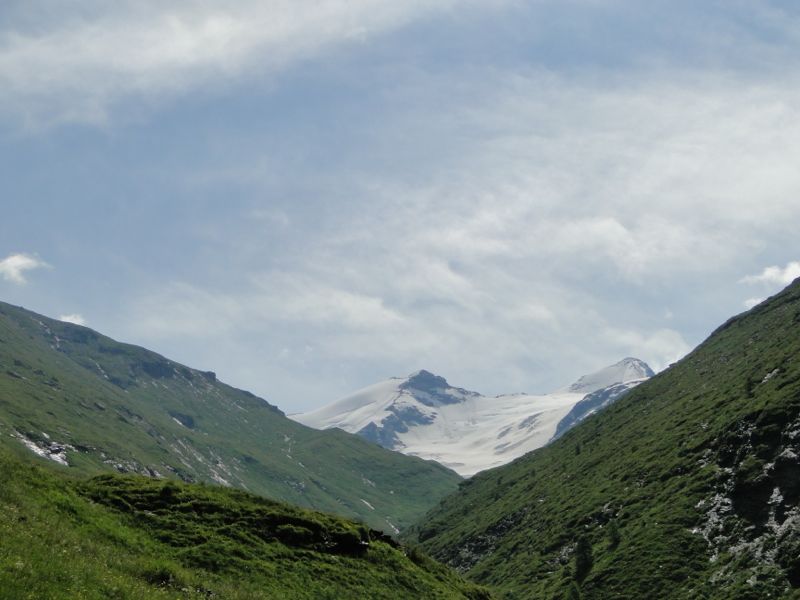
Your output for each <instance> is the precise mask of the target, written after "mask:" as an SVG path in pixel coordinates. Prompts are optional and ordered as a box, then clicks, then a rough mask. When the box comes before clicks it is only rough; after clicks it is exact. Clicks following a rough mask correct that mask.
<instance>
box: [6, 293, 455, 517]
mask: <svg viewBox="0 0 800 600" xmlns="http://www.w3.org/2000/svg"><path fill="white" fill-rule="evenodd" d="M0 443H3V444H14V445H19V446H25V447H27V448H28V449H29V450H30V451H32V452H35V453H37V454H39V455H40V456H42V457H44V458H47V459H50V460H51V461H52V462H57V463H60V464H61V465H62V466H69V468H70V469H72V470H74V471H76V472H79V473H83V474H88V475H94V474H100V473H103V472H106V471H109V470H110V471H118V472H128V473H139V474H143V475H148V476H154V477H172V478H177V479H182V480H184V481H188V482H192V481H205V482H209V483H216V484H219V485H227V486H233V487H238V488H241V489H247V490H250V491H253V492H257V493H260V494H262V495H266V496H269V497H273V498H276V499H279V500H283V501H287V502H291V503H293V504H296V505H299V506H303V507H306V508H314V509H318V510H327V511H331V512H335V513H338V514H343V515H345V516H348V517H351V518H358V519H361V520H364V521H365V522H367V523H369V524H370V525H371V526H372V527H375V528H376V529H384V530H386V531H390V532H397V531H398V530H400V529H402V528H403V527H404V526H406V525H408V524H410V522H411V521H412V520H414V519H415V518H416V517H418V516H421V514H422V513H423V512H424V511H425V510H426V509H427V508H429V507H430V505H431V503H432V502H433V501H435V500H434V499H435V498H438V497H440V496H442V495H444V494H445V493H447V492H449V491H452V490H454V489H455V488H456V485H457V483H458V481H460V478H459V477H458V475H457V474H455V473H453V472H452V471H449V470H448V469H446V468H444V467H442V466H441V465H438V464H435V463H432V462H426V461H421V460H420V459H417V458H413V457H406V456H402V455H399V454H397V453H393V452H390V451H388V450H385V449H382V448H379V447H377V446H375V445H373V444H370V443H368V442H366V441H364V440H363V439H361V438H358V437H356V436H352V435H350V434H347V433H345V432H342V431H336V430H332V431H327V432H320V431H317V430H313V429H310V428H307V427H305V426H303V425H301V424H299V423H296V422H295V421H292V420H290V419H288V418H286V417H285V416H284V414H283V412H282V411H280V409H278V408H277V407H275V406H273V405H271V404H269V403H268V402H266V401H265V400H262V399H260V398H258V397H256V396H255V395H253V394H251V393H249V392H246V391H242V390H237V389H235V388H233V387H231V386H228V385H226V384H224V383H222V382H220V381H218V380H217V378H216V375H215V374H214V373H212V372H210V371H198V370H194V369H190V368H189V367H186V366H184V365H181V364H179V363H177V362H175V361H171V360H170V359H167V358H165V357H163V356H161V355H159V354H157V353H154V352H151V351H149V350H146V349H144V348H140V347H138V346H133V345H130V344H123V343H119V342H116V341H114V340H112V339H111V338H108V337H106V336H103V335H102V334H100V333H97V332H95V331H93V330H91V329H89V328H87V327H83V326H79V325H74V324H71V323H64V322H61V321H57V320H55V319H50V318H48V317H45V316H43V315H38V314H36V313H33V312H30V311H27V310H25V309H23V308H21V307H14V306H12V305H10V304H6V303H0Z"/></svg>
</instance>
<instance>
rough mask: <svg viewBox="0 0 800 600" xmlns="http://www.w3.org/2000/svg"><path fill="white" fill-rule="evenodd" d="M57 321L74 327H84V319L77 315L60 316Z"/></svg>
mask: <svg viewBox="0 0 800 600" xmlns="http://www.w3.org/2000/svg"><path fill="white" fill-rule="evenodd" d="M58 320H59V321H64V322H65V323H72V324H74V325H86V319H84V318H83V316H82V315H79V314H78V313H72V314H69V315H61V316H60V317H58Z"/></svg>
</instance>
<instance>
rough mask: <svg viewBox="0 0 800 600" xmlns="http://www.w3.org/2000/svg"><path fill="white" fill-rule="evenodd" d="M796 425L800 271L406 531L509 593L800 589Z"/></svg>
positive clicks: (748, 594)
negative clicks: (670, 361)
mask: <svg viewBox="0 0 800 600" xmlns="http://www.w3.org/2000/svg"><path fill="white" fill-rule="evenodd" d="M798 432H800V283H795V284H794V285H792V286H790V287H789V288H787V290H785V291H784V292H783V293H781V294H779V295H777V296H775V297H773V298H772V299H771V300H769V301H768V302H766V303H764V304H762V305H760V306H758V307H756V308H755V309H753V310H752V311H750V312H749V313H747V314H744V315H741V316H739V317H736V318H734V319H731V320H730V321H729V322H727V323H726V324H725V325H723V326H722V327H720V328H719V329H718V330H717V331H716V332H715V333H714V334H713V335H712V336H711V337H710V338H709V339H708V340H707V341H706V342H705V343H703V344H702V345H701V346H700V347H698V348H697V349H696V350H695V351H694V352H692V353H691V354H690V355H688V356H687V357H686V358H684V359H683V360H681V361H680V362H679V363H678V364H676V365H674V366H672V367H671V368H669V369H667V370H666V371H665V372H663V373H661V374H659V375H658V376H656V377H655V378H653V379H652V380H651V381H649V382H647V383H645V384H642V385H641V386H639V387H638V388H636V389H635V390H633V391H632V392H631V393H629V394H628V395H627V396H625V397H624V398H623V399H621V400H619V401H618V402H617V403H616V404H615V405H613V406H611V407H610V408H608V409H606V410H605V411H604V412H602V413H601V414H598V415H596V416H594V417H592V418H590V419H588V420H587V421H586V422H585V423H583V424H581V425H579V426H578V427H576V428H575V429H574V430H572V431H570V432H568V433H567V434H566V435H565V436H564V437H562V438H561V439H559V440H558V441H556V442H554V443H553V444H551V445H550V446H548V447H546V448H543V449H541V450H538V451H535V452H533V453H531V454H529V455H526V456H524V457H522V458H520V459H518V460H516V461H514V462H513V463H511V464H509V465H506V466H504V467H500V468H498V469H494V470H491V471H487V472H484V473H481V474H479V475H477V476H476V477H474V478H472V479H470V480H467V481H465V482H463V483H462V484H461V486H460V487H461V490H460V491H459V492H458V493H456V494H453V495H451V496H449V497H447V498H446V499H444V500H443V501H442V502H441V503H440V505H439V506H438V507H437V508H435V509H434V510H433V511H431V512H430V513H429V514H428V515H427V517H426V518H425V519H423V520H422V521H421V523H420V524H419V525H417V526H416V527H415V528H414V529H413V530H412V531H411V532H409V534H408V535H407V536H406V539H410V540H414V541H418V542H420V543H421V545H422V547H423V548H424V549H425V550H426V551H428V552H430V553H431V554H432V555H433V556H434V557H436V558H438V559H440V560H442V561H444V562H446V563H448V564H450V565H452V566H454V567H457V568H458V569H459V570H461V571H462V572H464V573H465V574H466V575H467V576H468V577H469V578H471V579H472V580H474V581H477V582H481V583H484V584H487V585H491V586H493V587H494V588H495V589H496V590H497V591H498V594H499V595H500V596H501V597H503V598H547V599H549V598H567V597H576V593H577V594H579V597H581V598H583V599H585V600H589V599H604V600H605V599H611V598H680V599H684V598H730V599H734V598H736V599H750V598H752V599H756V598H757V599H761V598H797V597H800V592H799V590H800V587H799V586H800V559H798V558H797V557H798V556H800V554H798V552H799V551H800V519H798V516H797V515H798V503H800V459H798V455H800V434H799V433H798ZM580 539H584V540H585V541H586V542H588V545H589V547H590V551H591V557H592V564H591V568H590V569H589V570H588V573H585V578H584V579H582V578H581V577H579V576H578V573H576V547H577V544H578V540H580ZM584 567H585V565H584ZM581 575H584V574H583V573H581ZM576 590H577V591H576Z"/></svg>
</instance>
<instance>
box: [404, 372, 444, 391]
mask: <svg viewBox="0 0 800 600" xmlns="http://www.w3.org/2000/svg"><path fill="white" fill-rule="evenodd" d="M449 387H450V384H448V383H447V380H446V379H445V378H444V377H440V376H439V375H435V374H433V373H431V372H430V371H426V370H425V369H422V370H420V371H417V372H415V373H412V374H411V375H409V376H408V378H407V379H406V381H405V383H401V384H400V389H408V388H413V389H415V390H420V391H423V392H431V391H434V390H441V389H446V388H449Z"/></svg>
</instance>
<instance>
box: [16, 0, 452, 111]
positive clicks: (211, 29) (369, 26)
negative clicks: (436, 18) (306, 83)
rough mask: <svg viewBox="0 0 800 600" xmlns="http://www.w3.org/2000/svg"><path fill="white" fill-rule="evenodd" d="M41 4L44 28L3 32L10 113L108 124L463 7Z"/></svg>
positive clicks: (286, 2)
mask: <svg viewBox="0 0 800 600" xmlns="http://www.w3.org/2000/svg"><path fill="white" fill-rule="evenodd" d="M32 4H33V6H31V7H30V10H31V13H29V14H39V16H40V17H42V18H41V22H40V23H39V24H38V26H37V27H36V28H29V29H28V30H25V29H23V28H20V27H18V28H16V29H14V28H12V25H11V24H10V23H8V24H6V26H5V27H4V28H3V29H2V30H0V88H2V89H3V94H2V100H0V109H2V110H4V111H6V112H9V113H11V114H22V115H24V116H26V117H27V118H28V119H29V121H31V122H33V121H37V120H43V119H44V120H51V121H56V122H58V121H84V122H93V123H101V122H103V121H105V120H106V119H107V118H108V115H109V110H110V109H112V108H113V106H114V105H115V104H116V103H118V102H120V101H123V100H125V99H126V98H131V97H132V98H138V99H144V100H146V101H148V102H150V101H153V100H157V99H159V98H162V97H164V96H169V95H173V94H176V93H181V92H184V91H187V90H189V89H192V88H195V87H198V86H202V85H204V84H209V83H213V84H214V85H224V84H225V82H229V81H231V80H233V79H235V78H237V77H239V76H240V75H241V74H242V73H244V72H246V71H251V72H254V73H256V74H259V73H261V74H264V73H266V74H270V73H275V72H277V71H280V70H282V69H284V68H286V67H287V66H289V65H292V64H294V63H296V62H298V61H302V60H304V59H308V58H310V57H314V56H316V55H318V54H319V53H320V52H322V51H323V50H330V49H331V48H334V47H337V46H339V45H343V44H349V45H358V44H359V43H362V42H363V40H365V39H368V38H370V37H372V36H375V35H378V34H380V33H382V32H385V31H388V30H391V29H394V28H397V27H400V26H402V25H404V24H406V23H408V22H410V21H413V20H415V19H417V18H421V17H423V16H425V15H427V14H430V13H432V12H436V11H439V10H442V9H443V8H447V7H449V6H451V5H454V4H455V0H424V1H423V0H409V1H405V2H395V1H393V0H348V1H346V2H344V1H342V0H321V1H319V0H269V1H267V2H263V1H256V0H240V1H238V2H236V3H228V4H227V5H226V6H222V5H220V4H219V3H217V2H211V1H209V0H184V1H179V2H171V3H169V6H167V5H165V4H164V3H161V2H156V1H154V0H146V1H143V2H134V1H131V0H129V1H122V2H114V3H113V4H105V5H98V4H97V3H92V2H88V1H87V0H84V1H83V2H78V3H77V6H76V5H75V3H71V4H70V5H69V7H65V8H64V9H58V8H57V7H54V6H53V5H51V4H49V3H43V2H38V3H36V2H35V3H32Z"/></svg>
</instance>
